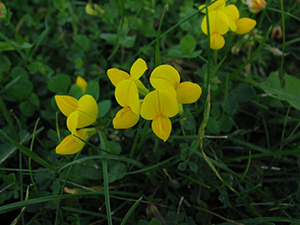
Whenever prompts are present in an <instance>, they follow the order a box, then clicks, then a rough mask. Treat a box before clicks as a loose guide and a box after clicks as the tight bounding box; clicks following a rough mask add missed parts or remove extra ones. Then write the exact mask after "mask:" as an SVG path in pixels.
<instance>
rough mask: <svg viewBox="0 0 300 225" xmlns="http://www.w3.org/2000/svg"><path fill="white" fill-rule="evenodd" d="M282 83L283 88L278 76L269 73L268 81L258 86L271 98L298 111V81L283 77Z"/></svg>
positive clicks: (299, 81) (299, 93)
mask: <svg viewBox="0 0 300 225" xmlns="http://www.w3.org/2000/svg"><path fill="white" fill-rule="evenodd" d="M283 81H284V87H281V85H280V79H279V76H278V75H276V74H275V73H271V74H270V76H269V79H268V80H267V81H266V82H263V83H261V84H259V85H258V86H259V87H260V88H261V89H263V90H264V91H265V92H266V93H268V94H270V95H271V96H272V97H274V98H277V99H280V100H284V101H287V102H288V103H290V104H291V105H292V106H293V107H295V108H296V109H298V110H300V88H299V87H300V80H299V79H297V78H295V77H292V76H289V75H285V76H284V78H283Z"/></svg>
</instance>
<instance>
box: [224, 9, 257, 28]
mask: <svg viewBox="0 0 300 225" xmlns="http://www.w3.org/2000/svg"><path fill="white" fill-rule="evenodd" d="M222 11H223V12H224V13H225V14H226V15H227V18H228V22H229V23H228V25H229V28H230V29H231V30H232V31H233V32H234V33H236V34H246V33H248V32H249V31H251V30H252V29H253V28H254V27H255V25H256V21H255V20H253V19H250V18H241V19H240V12H239V10H238V9H237V7H236V6H235V5H228V6H226V7H225V8H223V9H222Z"/></svg>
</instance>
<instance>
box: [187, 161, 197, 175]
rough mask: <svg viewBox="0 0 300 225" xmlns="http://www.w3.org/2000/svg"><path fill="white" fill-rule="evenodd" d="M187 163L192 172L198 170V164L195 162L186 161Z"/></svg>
mask: <svg viewBox="0 0 300 225" xmlns="http://www.w3.org/2000/svg"><path fill="white" fill-rule="evenodd" d="M188 165H189V167H190V169H191V170H192V171H193V172H195V173H197V171H198V165H197V164H196V163H193V162H188Z"/></svg>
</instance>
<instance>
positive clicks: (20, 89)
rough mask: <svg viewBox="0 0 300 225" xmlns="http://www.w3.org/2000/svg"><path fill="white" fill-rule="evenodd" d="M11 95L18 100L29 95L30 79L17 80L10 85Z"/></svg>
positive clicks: (30, 89)
mask: <svg viewBox="0 0 300 225" xmlns="http://www.w3.org/2000/svg"><path fill="white" fill-rule="evenodd" d="M11 89H13V90H12V91H11V95H12V96H13V97H14V98H15V99H16V100H18V101H21V100H23V99H26V98H28V97H29V96H30V94H31V92H32V90H33V85H32V83H31V82H30V81H28V80H24V81H21V82H17V83H16V84H15V85H12V86H11Z"/></svg>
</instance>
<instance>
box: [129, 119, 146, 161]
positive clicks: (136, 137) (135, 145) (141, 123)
mask: <svg viewBox="0 0 300 225" xmlns="http://www.w3.org/2000/svg"><path fill="white" fill-rule="evenodd" d="M143 122H144V120H143ZM143 122H140V123H139V126H138V129H137V131H136V135H135V138H134V142H133V145H132V148H131V150H130V155H129V158H130V159H133V155H134V152H135V149H136V147H137V143H138V140H139V136H140V135H139V134H140V131H141V128H142V125H143Z"/></svg>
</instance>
